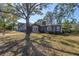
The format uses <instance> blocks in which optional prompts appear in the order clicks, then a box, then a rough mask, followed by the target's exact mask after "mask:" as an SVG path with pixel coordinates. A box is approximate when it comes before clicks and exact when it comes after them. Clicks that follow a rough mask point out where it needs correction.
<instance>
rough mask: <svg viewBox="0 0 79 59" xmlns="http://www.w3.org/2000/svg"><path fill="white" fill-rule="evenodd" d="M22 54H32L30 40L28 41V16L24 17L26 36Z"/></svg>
mask: <svg viewBox="0 0 79 59" xmlns="http://www.w3.org/2000/svg"><path fill="white" fill-rule="evenodd" d="M23 54H24V56H30V55H31V54H32V48H31V41H30V24H29V16H27V18H26V36H25V47H24V53H23Z"/></svg>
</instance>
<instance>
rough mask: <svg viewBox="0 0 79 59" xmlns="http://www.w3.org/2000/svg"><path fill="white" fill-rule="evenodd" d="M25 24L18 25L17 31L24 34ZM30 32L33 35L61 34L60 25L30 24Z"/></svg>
mask: <svg viewBox="0 0 79 59" xmlns="http://www.w3.org/2000/svg"><path fill="white" fill-rule="evenodd" d="M25 30H26V24H25V23H18V31H21V32H25ZM30 31H31V32H33V33H48V32H54V33H62V28H61V26H60V25H38V24H32V25H30Z"/></svg>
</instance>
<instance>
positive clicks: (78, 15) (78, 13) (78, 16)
mask: <svg viewBox="0 0 79 59" xmlns="http://www.w3.org/2000/svg"><path fill="white" fill-rule="evenodd" d="M55 6H56V4H53V5H52V6H51V5H49V7H48V8H46V9H43V10H42V13H43V15H33V16H31V17H30V23H34V22H36V21H37V20H39V19H43V17H44V16H45V14H46V13H47V11H51V12H53V10H54V7H55ZM74 18H76V19H77V22H79V9H76V11H75V13H74ZM18 22H21V23H25V20H24V19H19V20H18Z"/></svg>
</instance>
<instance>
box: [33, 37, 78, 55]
mask: <svg viewBox="0 0 79 59" xmlns="http://www.w3.org/2000/svg"><path fill="white" fill-rule="evenodd" d="M36 40H40V39H36ZM36 40H33V41H32V42H35V43H37V44H38V45H41V46H42V47H47V48H49V50H51V49H53V50H54V51H60V52H64V53H68V54H73V55H77V56H79V53H74V52H70V51H65V50H63V49H57V48H54V47H52V46H51V44H49V43H51V42H47V41H46V40H45V39H44V37H43V38H41V40H40V43H39V42H37V41H36ZM68 45H69V44H68ZM51 52H52V53H53V54H52V55H56V53H54V52H53V51H51Z"/></svg>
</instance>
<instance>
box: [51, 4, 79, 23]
mask: <svg viewBox="0 0 79 59" xmlns="http://www.w3.org/2000/svg"><path fill="white" fill-rule="evenodd" d="M77 5H78V4H77V3H62V4H57V5H56V7H55V8H54V11H53V13H54V15H55V19H56V20H57V24H62V20H64V19H69V18H71V17H73V15H74V12H75V10H76V7H77Z"/></svg>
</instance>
